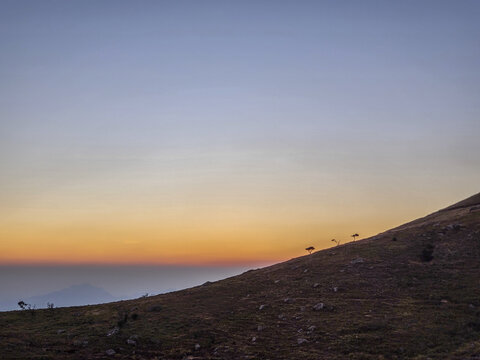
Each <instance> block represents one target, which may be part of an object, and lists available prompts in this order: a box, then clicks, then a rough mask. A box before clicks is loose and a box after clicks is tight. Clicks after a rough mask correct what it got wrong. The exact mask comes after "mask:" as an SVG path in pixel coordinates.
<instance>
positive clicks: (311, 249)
mask: <svg viewBox="0 0 480 360" xmlns="http://www.w3.org/2000/svg"><path fill="white" fill-rule="evenodd" d="M305 250H307V251H308V253H309V254H311V253H312V251H313V250H315V248H314V247H313V246H309V247H307V248H306V249H305Z"/></svg>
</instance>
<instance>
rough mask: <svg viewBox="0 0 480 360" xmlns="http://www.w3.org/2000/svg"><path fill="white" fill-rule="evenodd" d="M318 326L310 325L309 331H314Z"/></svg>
mask: <svg viewBox="0 0 480 360" xmlns="http://www.w3.org/2000/svg"><path fill="white" fill-rule="evenodd" d="M316 328H317V327H316V326H315V325H311V326H309V327H308V331H314V330H315V329H316Z"/></svg>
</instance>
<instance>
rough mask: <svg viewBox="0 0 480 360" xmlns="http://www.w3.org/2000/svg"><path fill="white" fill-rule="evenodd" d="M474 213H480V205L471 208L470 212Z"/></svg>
mask: <svg viewBox="0 0 480 360" xmlns="http://www.w3.org/2000/svg"><path fill="white" fill-rule="evenodd" d="M474 211H480V205H477V206H472V207H471V208H470V212H474Z"/></svg>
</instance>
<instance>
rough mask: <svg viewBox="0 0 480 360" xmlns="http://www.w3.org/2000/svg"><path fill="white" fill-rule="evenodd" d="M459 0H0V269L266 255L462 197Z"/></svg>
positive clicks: (470, 40)
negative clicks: (7, 267)
mask: <svg viewBox="0 0 480 360" xmlns="http://www.w3.org/2000/svg"><path fill="white" fill-rule="evenodd" d="M479 18H480V2H479V1H437V0H435V1H333V0H332V1H257V0H256V1H244V0H242V1H235V2H234V1H21V0H20V1H19V0H14V1H13V0H12V1H5V0H2V1H0V264H84V263H87V264H90V263H95V264H186V265H229V266H233V265H243V264H267V263H272V262H276V261H281V260H286V259H289V258H291V257H295V256H299V255H304V254H305V253H306V252H305V250H304V249H305V247H306V246H310V245H313V246H315V247H316V248H317V249H321V248H325V247H329V246H332V242H331V239H332V238H336V239H339V240H341V241H343V242H345V241H350V240H351V238H350V235H351V234H353V233H355V232H357V233H359V234H360V238H363V237H367V236H372V235H375V234H377V233H379V232H381V231H384V230H387V229H388V228H391V227H394V226H397V225H400V224H401V223H403V222H406V221H408V220H412V219H415V218H417V217H419V216H423V215H426V214H427V213H430V212H433V211H435V210H438V209H439V208H441V207H444V206H447V205H450V204H451V203H453V202H456V201H459V200H462V199H463V198H465V197H468V196H470V195H473V194H474V193H477V192H479V191H480V186H479V185H480V181H479V180H480V140H479V135H480V101H479V99H480V21H479Z"/></svg>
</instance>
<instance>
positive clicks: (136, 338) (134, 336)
mask: <svg viewBox="0 0 480 360" xmlns="http://www.w3.org/2000/svg"><path fill="white" fill-rule="evenodd" d="M129 339H132V340H138V335H136V334H134V335H132V336H130V337H129Z"/></svg>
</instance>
